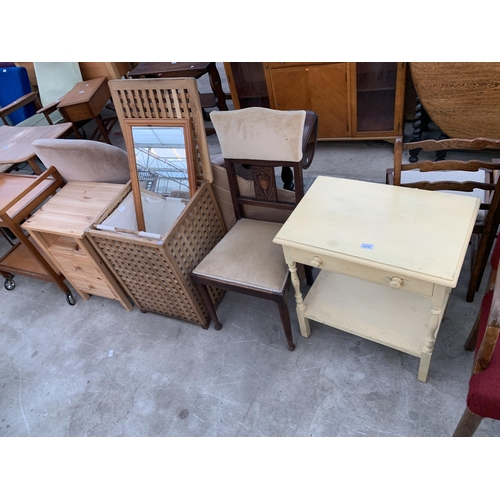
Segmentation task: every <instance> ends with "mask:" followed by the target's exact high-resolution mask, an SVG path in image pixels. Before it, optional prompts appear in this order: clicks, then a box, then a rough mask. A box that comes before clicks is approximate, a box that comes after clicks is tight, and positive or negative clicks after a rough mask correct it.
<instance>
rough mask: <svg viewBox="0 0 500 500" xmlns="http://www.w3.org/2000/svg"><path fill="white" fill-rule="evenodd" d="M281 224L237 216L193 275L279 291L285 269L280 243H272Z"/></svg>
mask: <svg viewBox="0 0 500 500" xmlns="http://www.w3.org/2000/svg"><path fill="white" fill-rule="evenodd" d="M281 226H282V224H280V223H277V222H265V221H260V220H252V219H240V220H239V221H237V222H236V224H235V225H234V226H233V228H232V229H231V231H229V232H228V233H227V234H226V235H225V236H224V238H222V240H221V241H220V242H219V243H218V244H217V246H216V247H215V248H214V249H213V250H212V251H211V252H210V253H209V254H208V255H207V257H205V259H203V261H202V262H201V263H200V264H199V265H198V266H197V267H196V269H195V270H194V271H193V274H194V275H197V276H203V277H206V278H211V279H214V280H217V281H221V282H226V283H229V284H230V283H234V284H238V285H243V286H245V287H249V288H254V289H256V290H266V291H269V292H276V293H282V292H283V290H284V288H285V285H286V283H287V278H288V272H289V271H288V266H287V265H286V263H285V259H284V256H283V250H282V248H281V246H280V245H276V244H275V243H273V238H274V237H275V236H276V234H277V233H278V231H279V230H280V228H281ZM249 248H252V251H251V252H248V249H249Z"/></svg>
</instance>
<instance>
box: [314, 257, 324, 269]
mask: <svg viewBox="0 0 500 500" xmlns="http://www.w3.org/2000/svg"><path fill="white" fill-rule="evenodd" d="M321 264H323V260H322V259H321V257H313V260H311V266H313V267H319V266H321Z"/></svg>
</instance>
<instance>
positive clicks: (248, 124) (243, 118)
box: [210, 107, 317, 219]
mask: <svg viewBox="0 0 500 500" xmlns="http://www.w3.org/2000/svg"><path fill="white" fill-rule="evenodd" d="M210 118H211V120H212V123H213V125H214V128H215V131H216V133H217V137H218V139H219V143H220V146H221V150H222V155H223V157H224V161H225V167H226V170H227V175H228V181H229V183H230V189H231V194H232V200H233V206H234V210H235V214H236V218H237V219H241V217H243V210H242V205H253V206H261V207H262V206H266V207H268V208H278V209H284V210H289V211H290V210H293V208H294V207H295V206H296V205H297V203H298V202H299V201H300V199H301V198H302V197H303V196H304V189H303V179H302V169H303V168H307V167H308V166H309V165H310V163H311V162H312V158H313V156H314V149H315V145H316V140H317V115H316V114H315V113H313V112H312V111H303V110H301V111H285V112H284V111H278V110H272V109H267V108H258V107H256V108H246V109H240V110H235V111H212V113H210ZM238 164H243V165H247V166H249V167H250V168H251V171H252V179H253V182H254V190H255V193H254V197H249V196H242V195H241V194H240V191H239V188H238V182H237V176H236V170H235V166H236V165H238ZM278 167H289V168H291V169H293V173H294V179H295V202H290V201H280V200H279V199H278V188H277V185H276V175H275V169H276V168H278Z"/></svg>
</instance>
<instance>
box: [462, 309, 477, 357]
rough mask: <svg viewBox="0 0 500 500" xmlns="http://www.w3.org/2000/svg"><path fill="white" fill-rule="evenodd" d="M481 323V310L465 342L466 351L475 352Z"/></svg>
mask: <svg viewBox="0 0 500 500" xmlns="http://www.w3.org/2000/svg"><path fill="white" fill-rule="evenodd" d="M480 321H481V310H479V312H478V313H477V316H476V321H474V326H473V327H472V330H471V331H470V333H469V336H468V337H467V340H466V341H465V345H464V349H465V350H466V351H473V350H474V349H475V348H476V343H477V335H478V333H479V323H480Z"/></svg>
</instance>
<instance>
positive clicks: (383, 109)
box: [356, 62, 398, 132]
mask: <svg viewBox="0 0 500 500" xmlns="http://www.w3.org/2000/svg"><path fill="white" fill-rule="evenodd" d="M397 71H398V63H397V62H395V63H391V62H374V63H356V109H357V131H358V132H390V131H392V130H393V129H394V111H395V102H396V81H397Z"/></svg>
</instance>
